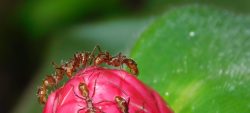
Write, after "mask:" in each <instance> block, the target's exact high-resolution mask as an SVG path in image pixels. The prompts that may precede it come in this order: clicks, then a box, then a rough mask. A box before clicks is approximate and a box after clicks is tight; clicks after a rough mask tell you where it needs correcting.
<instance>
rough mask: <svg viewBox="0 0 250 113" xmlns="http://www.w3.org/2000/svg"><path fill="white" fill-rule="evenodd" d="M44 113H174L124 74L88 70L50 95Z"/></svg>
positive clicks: (113, 71)
mask: <svg viewBox="0 0 250 113" xmlns="http://www.w3.org/2000/svg"><path fill="white" fill-rule="evenodd" d="M43 113H173V112H172V111H171V109H170V108H169V107H168V106H167V104H166V103H165V102H164V100H163V99H162V98H161V97H160V96H159V94H158V93H156V92H155V91H154V90H152V89H151V88H149V87H147V86H146V85H145V84H143V83H142V82H140V81H139V80H138V79H137V78H136V77H135V76H133V75H131V74H129V73H127V72H126V71H123V70H114V69H105V68H101V67H89V68H86V69H84V70H80V71H79V72H78V73H76V75H75V76H74V77H73V78H71V79H70V80H69V81H68V82H67V83H66V84H65V85H64V86H63V87H61V88H59V89H57V90H56V91H54V92H53V93H51V94H50V95H49V97H48V101H47V103H46V105H45V107H44V111H43Z"/></svg>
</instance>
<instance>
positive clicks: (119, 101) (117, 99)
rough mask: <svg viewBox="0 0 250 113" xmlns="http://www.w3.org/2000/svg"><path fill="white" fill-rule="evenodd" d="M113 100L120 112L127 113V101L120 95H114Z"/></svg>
mask: <svg viewBox="0 0 250 113" xmlns="http://www.w3.org/2000/svg"><path fill="white" fill-rule="evenodd" d="M115 102H116V104H117V107H118V108H119V110H120V111H121V112H122V113H128V103H129V102H127V101H126V100H125V99H124V98H122V97H120V96H115Z"/></svg>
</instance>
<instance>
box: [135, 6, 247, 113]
mask: <svg viewBox="0 0 250 113" xmlns="http://www.w3.org/2000/svg"><path fill="white" fill-rule="evenodd" d="M249 48H250V18H249V16H243V15H235V14H232V13H230V12H226V11H221V10H218V9H215V8H213V7H206V6H199V5H192V6H187V7H181V8H178V9H173V10H170V11H168V12H167V13H166V14H165V15H163V16H162V17H160V18H158V19H157V20H156V21H155V22H154V23H153V24H152V25H151V26H149V27H148V28H147V29H146V30H145V31H144V33H142V35H141V37H140V38H139V40H138V42H137V43H136V45H135V47H134V48H133V50H132V57H133V58H134V59H135V60H136V61H137V63H138V66H139V70H140V75H139V78H140V79H141V80H143V81H144V82H146V83H147V84H149V85H150V86H152V87H153V88H155V89H156V90H157V91H158V92H159V93H160V94H161V95H162V96H163V97H164V99H165V100H166V101H167V102H168V104H169V105H170V106H171V107H172V108H173V110H174V111H175V113H249V112H250V101H249V100H250V88H249V87H250V76H249V75H250V49H249Z"/></svg>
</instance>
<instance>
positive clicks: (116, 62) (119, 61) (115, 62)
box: [94, 46, 139, 76]
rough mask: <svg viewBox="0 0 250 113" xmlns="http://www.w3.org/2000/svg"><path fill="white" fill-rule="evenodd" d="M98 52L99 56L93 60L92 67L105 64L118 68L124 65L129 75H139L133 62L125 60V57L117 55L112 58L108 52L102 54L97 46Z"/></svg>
mask: <svg viewBox="0 0 250 113" xmlns="http://www.w3.org/2000/svg"><path fill="white" fill-rule="evenodd" d="M96 47H97V48H98V50H99V54H98V55H97V56H96V57H95V59H94V65H100V64H101V63H103V62H105V63H106V64H108V65H111V66H114V67H118V66H122V65H123V64H125V65H126V66H127V67H128V68H130V70H131V73H132V74H134V75H136V76H137V75H138V74H139V70H138V68H137V64H136V62H135V61H134V60H132V59H130V58H126V56H124V55H122V54H121V53H119V54H118V55H117V56H115V57H112V56H111V55H110V53H109V52H105V53H104V52H102V51H101V49H100V47H99V46H96Z"/></svg>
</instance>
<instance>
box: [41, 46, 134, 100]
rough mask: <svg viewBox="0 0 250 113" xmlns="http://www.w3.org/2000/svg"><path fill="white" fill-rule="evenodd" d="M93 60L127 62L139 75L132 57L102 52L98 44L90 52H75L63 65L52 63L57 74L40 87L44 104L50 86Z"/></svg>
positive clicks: (70, 75) (114, 63) (48, 78)
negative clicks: (96, 52) (113, 55)
mask: <svg viewBox="0 0 250 113" xmlns="http://www.w3.org/2000/svg"><path fill="white" fill-rule="evenodd" d="M96 49H98V51H99V53H98V54H97V56H96V57H95V55H94V52H95V51H96ZM92 61H94V63H93V64H94V65H95V66H96V65H100V64H102V63H106V64H107V65H111V66H114V67H118V66H122V65H123V64H126V65H127V67H128V68H130V70H131V72H132V74H134V75H138V68H137V64H136V62H135V61H134V60H132V59H130V58H126V56H124V55H122V54H121V53H119V54H118V55H117V56H115V57H112V56H111V55H110V54H109V52H105V53H104V52H102V51H101V49H100V46H98V45H97V46H96V47H95V48H94V49H93V51H92V52H91V53H90V52H80V53H76V54H74V57H73V59H70V61H69V62H66V63H64V64H62V65H61V66H58V65H56V64H55V63H52V64H53V65H54V67H55V70H56V71H55V74H52V75H49V76H47V77H46V78H45V79H44V80H43V84H42V86H40V87H39V88H38V92H37V95H38V100H39V102H40V103H42V104H44V103H45V102H46V96H47V91H48V89H47V88H48V87H53V86H55V85H57V84H58V83H59V82H60V81H61V80H62V79H63V75H64V74H66V75H67V77H68V78H71V77H72V75H73V73H74V72H76V70H77V69H78V68H80V66H82V67H86V66H87V65H88V64H89V65H91V64H92Z"/></svg>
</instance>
